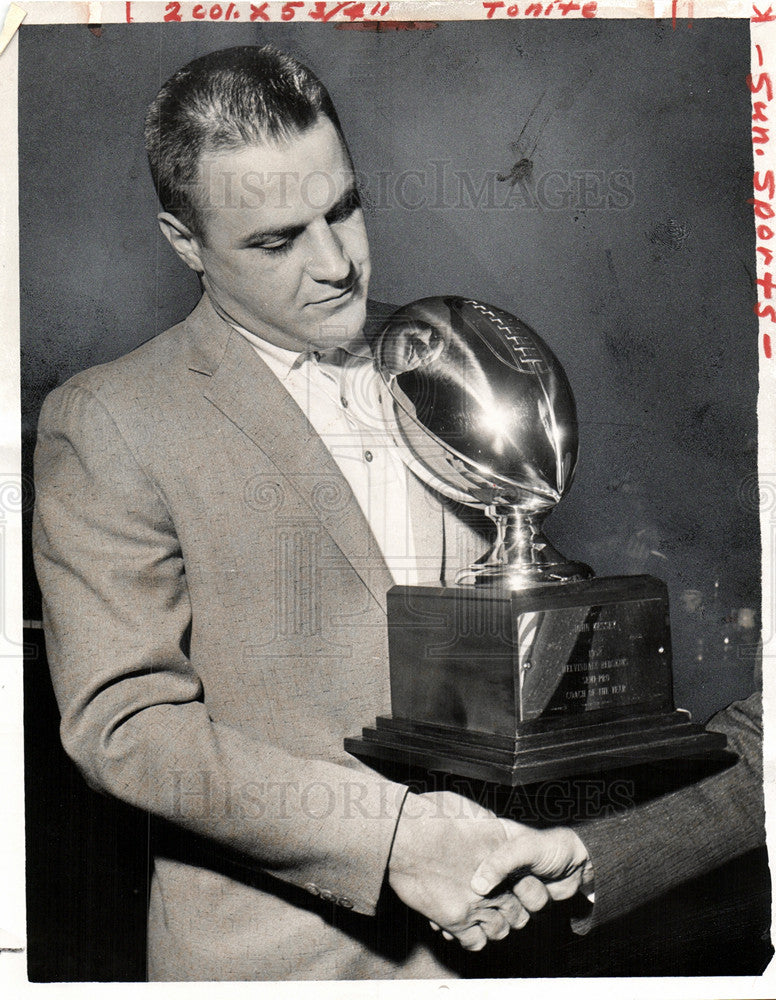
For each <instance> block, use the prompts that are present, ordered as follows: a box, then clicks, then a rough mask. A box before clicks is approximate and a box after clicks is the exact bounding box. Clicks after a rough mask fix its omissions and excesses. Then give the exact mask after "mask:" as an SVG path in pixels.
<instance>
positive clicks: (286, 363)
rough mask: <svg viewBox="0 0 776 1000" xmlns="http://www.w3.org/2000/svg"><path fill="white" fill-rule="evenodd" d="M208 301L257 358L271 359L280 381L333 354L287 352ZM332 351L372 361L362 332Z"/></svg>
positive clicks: (213, 300) (311, 351) (214, 301)
mask: <svg viewBox="0 0 776 1000" xmlns="http://www.w3.org/2000/svg"><path fill="white" fill-rule="evenodd" d="M209 298H210V301H211V303H212V305H213V309H215V311H216V312H217V313H218V315H219V316H220V317H221V319H222V320H223V321H224V322H225V323H228V324H229V326H231V327H232V329H233V330H236V331H237V333H239V334H240V335H241V336H242V337H245V339H246V340H247V341H248V342H249V343H250V344H252V345H253V347H254V348H255V349H256V352H257V353H258V355H259V357H261V359H262V360H263V361H265V362H266V361H267V360H268V359H271V360H272V361H273V362H274V364H272V365H271V368H272V370H273V371H274V372H275V373H276V374H277V375H278V377H279V378H280V380H281V381H283V380H285V379H286V378H288V376H289V374H290V373H291V372H292V371H294V370H295V369H296V368H299V366H300V365H301V364H303V362H305V361H309V360H314V361H316V362H318V361H320V360H321V359H322V358H325V357H326V355H327V354H330V353H333V352H321V351H317V350H314V349H312V348H310V349H308V350H306V351H289V350H287V349H286V348H285V347H278V346H277V344H272V343H270V342H269V341H268V340H264V338H263V337H259V336H258V335H257V334H255V333H251V331H250V330H246V328H245V327H244V326H241V325H240V324H239V323H238V322H237V320H236V319H233V318H232V317H231V316H230V315H229V313H227V312H226V310H225V309H222V308H221V306H220V305H219V304H218V303H217V302H216V300H215V299H214V298H213V297H212V296H209ZM334 350H342V351H344V352H345V353H346V354H350V355H352V356H353V357H356V358H363V359H365V360H368V361H371V360H372V350H371V348H370V346H369V344H368V343H367V340H366V338H365V337H364V333H363V330H362V331H360V332H359V333H358V334H357V335H356V336H355V337H354V338H353V339H352V340H350V341H348V343H347V344H343V345H342V346H341V347H340V348H335V349H334Z"/></svg>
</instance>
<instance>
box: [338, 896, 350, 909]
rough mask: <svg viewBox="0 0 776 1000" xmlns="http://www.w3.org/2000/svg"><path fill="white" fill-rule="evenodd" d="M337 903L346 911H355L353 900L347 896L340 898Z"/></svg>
mask: <svg viewBox="0 0 776 1000" xmlns="http://www.w3.org/2000/svg"><path fill="white" fill-rule="evenodd" d="M337 902H338V903H339V905H340V906H342V907H344V909H346V910H352V909H353V900H352V899H348V897H347V896H340V898H339V899H338V900H337Z"/></svg>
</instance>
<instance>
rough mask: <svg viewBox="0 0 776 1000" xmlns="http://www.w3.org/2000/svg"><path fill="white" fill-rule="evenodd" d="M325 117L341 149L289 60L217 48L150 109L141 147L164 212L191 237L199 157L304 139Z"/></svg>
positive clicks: (309, 79)
mask: <svg viewBox="0 0 776 1000" xmlns="http://www.w3.org/2000/svg"><path fill="white" fill-rule="evenodd" d="M321 116H324V117H326V118H329V119H330V120H331V122H332V124H333V125H334V127H335V128H336V130H337V132H338V133H339V135H340V137H341V138H342V142H343V146H345V148H346V149H347V146H346V144H345V140H344V137H343V136H342V127H341V126H340V123H339V119H338V118H337V112H336V111H335V109H334V105H333V104H332V101H331V98H330V97H329V94H328V92H327V90H326V88H325V87H324V86H323V84H322V83H321V81H320V80H319V79H318V77H317V76H315V74H314V73H312V72H311V71H310V70H309V69H308V68H307V67H306V66H303V65H302V63H300V62H299V61H298V60H296V59H294V58H293V56H289V55H287V54H286V53H285V52H280V51H279V50H278V49H275V48H273V47H272V46H271V45H263V46H257V45H245V46H239V47H236V48H231V49H221V50H220V51H218V52H211V53H209V54H208V55H206V56H202V57H201V58H199V59H195V60H194V61H193V62H190V63H188V64H187V65H186V66H184V67H182V68H181V69H179V70H178V71H177V72H176V73H174V74H173V75H172V76H171V77H170V79H169V80H168V81H167V82H166V83H165V84H164V86H163V87H162V89H161V90H160V91H159V93H158V94H157V96H156V98H155V100H154V101H153V103H152V104H151V106H150V107H149V109H148V114H147V116H146V125H145V143H146V152H147V153H148V162H149V165H150V167H151V174H152V176H153V179H154V186H155V187H156V193H157V194H158V196H159V201H160V202H161V204H162V208H163V209H164V210H165V211H166V212H171V213H172V214H173V215H175V216H176V217H177V218H178V219H179V220H180V221H181V222H182V223H183V224H184V225H185V226H188V228H189V229H190V230H191V231H192V232H193V233H195V234H197V235H200V236H201V235H202V219H201V217H200V212H199V206H198V205H197V204H196V199H195V198H194V193H195V190H196V184H197V179H198V171H199V161H200V157H201V156H202V154H203V153H207V152H214V151H216V150H220V149H223V150H228V149H236V148H239V147H240V146H244V145H253V144H257V143H262V142H266V141H267V140H272V139H279V138H288V137H291V136H294V135H297V134H299V133H300V132H304V131H305V130H306V129H308V128H310V127H312V126H313V125H314V124H315V123H316V121H317V120H318V119H319V118H320V117H321Z"/></svg>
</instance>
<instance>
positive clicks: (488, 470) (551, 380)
mask: <svg viewBox="0 0 776 1000" xmlns="http://www.w3.org/2000/svg"><path fill="white" fill-rule="evenodd" d="M372 346H373V351H374V354H375V359H376V364H377V368H378V371H379V372H380V375H381V377H382V380H383V383H384V386H383V392H382V393H381V398H382V401H383V406H384V409H385V414H384V415H385V418H386V422H387V424H388V426H389V428H390V429H391V433H392V435H393V437H394V441H395V443H396V444H397V445H398V446H399V448H400V450H401V453H402V457H403V458H404V461H405V463H406V464H407V465H408V467H409V468H410V469H411V470H412V471H413V472H414V473H415V474H416V475H418V476H419V478H420V479H421V480H422V481H423V482H424V483H425V484H426V485H428V486H430V487H432V488H433V489H434V490H436V491H437V492H438V493H440V494H442V495H443V496H444V497H446V498H448V499H449V500H452V501H456V502H458V503H461V504H464V505H467V506H468V507H471V508H476V509H479V510H480V511H484V512H485V513H486V514H487V515H488V517H489V518H490V519H491V520H492V521H493V523H494V525H495V539H494V541H493V544H492V545H491V547H490V549H489V550H488V551H487V552H486V553H485V554H484V555H483V556H482V557H481V558H480V559H478V560H477V561H476V562H475V563H473V564H472V565H470V566H466V567H462V568H460V569H459V571H458V573H457V575H456V577H455V584H454V585H453V586H440V585H429V586H394V587H392V588H391V589H390V591H389V592H388V646H389V668H390V690H391V712H392V714H391V716H390V717H388V716H383V717H378V718H377V720H376V723H375V725H374V727H370V728H365V729H364V730H363V733H362V736H361V737H359V738H351V739H347V740H346V741H345V749H346V750H348V751H349V752H350V753H352V754H354V755H355V756H357V757H359V758H363V759H365V760H367V761H369V762H370V763H372V764H375V763H376V762H378V763H379V762H380V761H389V762H399V763H405V764H417V765H420V766H422V767H424V768H426V769H432V770H441V771H445V772H447V773H450V774H454V775H460V776H463V777H469V778H478V779H483V780H485V781H489V782H495V783H497V784H500V785H507V786H515V785H523V784H531V783H534V782H538V781H544V780H546V779H550V778H558V777H567V776H571V775H576V774H581V773H584V772H589V771H595V770H606V769H607V768H620V767H624V766H629V765H632V764H639V763H645V762H648V761H657V760H667V759H672V758H682V757H685V758H686V757H694V758H699V757H708V756H716V755H719V753H720V751H721V750H722V749H723V748H724V746H725V737H724V736H723V735H721V734H719V733H709V732H706V731H705V730H704V729H703V728H702V727H701V726H698V725H694V724H693V723H692V722H691V721H690V716H689V713H688V712H686V711H683V710H677V709H675V707H674V702H673V690H672V675H671V636H670V626H669V614H668V594H667V588H666V585H665V584H664V583H663V582H662V581H660V580H658V579H656V578H654V577H651V576H618V577H604V578H596V577H595V576H594V574H593V571H592V570H591V569H590V567H588V566H586V565H585V564H583V563H579V562H572V561H569V560H567V559H565V558H564V557H563V556H562V555H561V554H560V553H559V552H558V551H557V550H556V549H555V548H553V546H552V545H551V544H550V542H549V541H548V540H547V539H546V538H545V536H544V534H543V531H542V525H543V522H544V520H545V518H546V517H547V515H548V514H549V513H550V512H551V511H552V509H553V508H554V507H555V505H556V504H557V503H558V502H559V501H560V500H561V498H562V497H563V496H564V494H565V493H566V492H567V491H568V489H569V487H570V486H571V482H572V480H573V477H574V471H575V467H576V462H577V451H578V435H577V418H576V408H575V404H574V397H573V394H572V392H571V387H570V385H569V383H568V380H567V378H566V375H565V373H564V371H563V368H562V367H561V365H560V363H559V362H558V360H557V358H556V357H555V355H554V354H553V353H552V352H551V351H550V349H549V348H548V347H547V345H546V344H545V343H544V341H543V340H541V338H540V337H538V336H537V335H536V333H534V331H533V330H532V329H530V327H528V326H526V324H525V323H523V322H521V321H520V320H518V319H517V318H516V317H514V316H512V315H510V314H509V313H507V312H504V311H502V310H500V309H497V308H495V307H493V306H489V305H486V304H485V303H483V302H478V301H475V300H473V299H466V298H462V297H457V296H444V297H442V296H438V297H433V298H426V299H420V300H418V301H416V302H412V303H410V304H409V305H407V306H404V307H402V308H401V309H399V310H398V311H397V312H395V313H394V314H393V315H392V316H391V317H390V319H389V320H388V321H387V323H386V324H385V325H384V326H383V328H382V330H381V331H380V333H379V335H378V337H377V339H376V340H375V341H374V342H373V345H372Z"/></svg>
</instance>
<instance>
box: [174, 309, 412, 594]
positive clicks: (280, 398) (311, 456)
mask: <svg viewBox="0 0 776 1000" xmlns="http://www.w3.org/2000/svg"><path fill="white" fill-rule="evenodd" d="M187 326H188V328H189V329H188V332H189V334H190V351H189V359H188V364H189V368H190V369H191V370H192V371H196V372H200V373H201V374H204V375H208V376H209V378H208V379H207V383H206V385H205V389H204V395H205V398H206V399H208V400H209V401H210V402H211V403H212V404H213V405H214V406H215V407H216V408H217V409H218V410H219V411H220V412H221V413H223V415H224V416H225V417H227V418H228V419H229V420H231V421H232V423H233V424H234V425H235V426H236V427H238V428H239V429H240V430H241V431H242V432H243V433H244V434H246V435H247V436H248V437H249V438H250V439H251V441H253V443H254V444H255V445H256V447H257V448H259V449H260V450H261V451H262V452H263V453H264V455H266V456H267V458H268V459H269V460H270V461H271V462H272V463H273V464H274V465H275V466H276V468H277V469H278V472H279V473H280V475H282V476H283V477H284V478H285V479H286V481H288V482H290V483H291V485H292V486H293V488H294V490H295V491H296V493H297V494H298V495H299V496H301V497H302V499H303V500H304V502H305V503H306V505H307V506H308V507H309V509H310V512H311V515H312V516H314V518H315V519H316V520H317V521H319V522H320V523H321V524H322V525H323V527H324V528H325V530H326V531H327V532H328V533H329V535H330V536H331V538H332V540H333V541H334V543H335V545H336V546H337V547H338V548H339V550H340V551H341V552H342V554H343V555H344V557H345V558H346V559H347V560H348V562H349V563H350V564H351V566H352V567H353V569H354V570H355V571H356V573H358V575H359V577H360V578H361V580H362V581H363V583H364V584H365V586H366V587H367V588H368V590H369V592H370V593H371V594H372V596H373V597H374V598H375V600H376V601H377V602H378V603H379V605H380V606H381V607H382V608H383V609H385V606H386V596H385V595H386V591H387V590H388V588H389V587H390V586H392V584H393V578H392V577H391V574H390V572H389V570H388V567H387V566H386V563H385V560H384V558H383V555H382V553H381V552H380V549H379V547H378V545H377V543H376V541H375V538H374V535H373V534H372V531H371V529H370V527H369V524H368V522H367V520H366V518H365V517H364V514H363V512H362V510H361V507H360V506H359V504H358V501H357V500H356V498H355V496H354V495H353V491H352V490H351V489H350V486H349V484H348V482H347V480H346V479H345V477H344V476H343V475H342V473H341V472H340V470H339V467H338V466H337V463H336V462H335V461H334V459H333V458H332V457H331V455H330V454H329V451H328V449H327V448H326V446H325V445H324V444H323V442H322V441H321V439H320V438H319V437H318V435H317V433H316V432H315V430H314V429H313V427H312V426H311V424H310V423H309V421H308V420H307V418H306V417H305V415H304V414H303V413H302V411H301V410H300V409H299V407H298V406H297V404H296V403H295V402H294V400H293V399H292V398H291V396H289V394H288V393H287V392H286V390H285V389H284V388H283V386H282V385H281V384H280V382H278V380H277V378H276V377H275V375H274V374H273V373H272V372H271V371H270V369H269V368H268V367H267V366H266V365H265V364H264V362H263V361H262V360H261V358H260V357H259V356H258V355H257V354H256V352H255V351H254V350H253V349H252V348H251V346H250V344H248V342H247V341H246V340H245V339H244V338H243V337H241V336H240V334H239V333H237V332H236V331H234V330H233V329H232V328H231V327H230V326H229V325H228V324H227V323H225V322H224V321H223V320H222V319H221V318H220V317H219V316H218V315H217V314H216V313H215V311H214V310H213V307H212V306H211V305H210V302H209V300H208V298H207V296H203V298H202V300H201V302H200V304H199V305H198V306H197V308H196V309H195V310H194V312H193V313H192V314H191V316H190V318H189V320H188V321H187ZM333 498H334V502H332V500H333Z"/></svg>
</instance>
